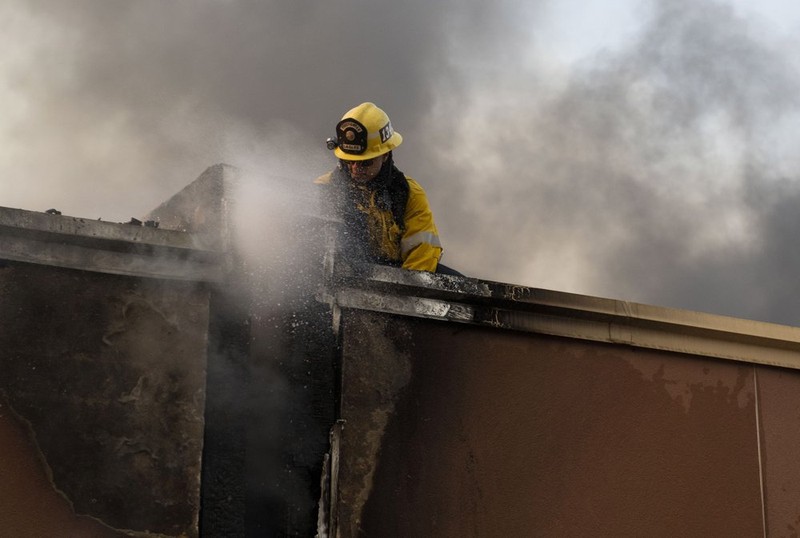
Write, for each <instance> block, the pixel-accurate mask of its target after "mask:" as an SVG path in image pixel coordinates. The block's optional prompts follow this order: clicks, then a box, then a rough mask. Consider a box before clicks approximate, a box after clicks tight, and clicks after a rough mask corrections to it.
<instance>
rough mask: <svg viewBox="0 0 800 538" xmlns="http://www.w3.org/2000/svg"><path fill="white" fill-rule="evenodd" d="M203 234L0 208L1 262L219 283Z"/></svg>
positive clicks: (217, 267) (214, 254)
mask: <svg viewBox="0 0 800 538" xmlns="http://www.w3.org/2000/svg"><path fill="white" fill-rule="evenodd" d="M210 244H211V241H210V239H209V238H206V237H205V236H202V235H199V234H191V233H186V232H179V231H172V230H162V229H158V228H151V227H144V226H135V225H132V224H117V223H111V222H104V221H99V220H97V221H95V220H89V219H83V218H78V217H68V216H61V215H55V214H48V213H39V212H35V211H26V210H22V209H12V208H7V207H0V259H4V260H8V261H14V262H24V263H34V264H41V265H53V266H58V267H64V268H68V269H79V270H84V271H93V272H100V273H110V274H117V275H129V276H137V277H145V278H163V279H170V280H189V281H201V282H219V281H221V280H222V268H221V263H220V259H221V256H220V254H219V253H218V252H216V251H214V250H212V249H211V248H209V247H208V245H210Z"/></svg>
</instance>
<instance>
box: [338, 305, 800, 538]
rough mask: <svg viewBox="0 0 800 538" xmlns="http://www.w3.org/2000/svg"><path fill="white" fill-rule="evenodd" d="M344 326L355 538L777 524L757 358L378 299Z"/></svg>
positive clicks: (770, 436) (773, 446) (348, 478)
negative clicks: (471, 319) (741, 359)
mask: <svg viewBox="0 0 800 538" xmlns="http://www.w3.org/2000/svg"><path fill="white" fill-rule="evenodd" d="M342 334H343V363H342V368H343V370H342V418H343V419H344V420H345V421H346V422H345V425H344V428H343V432H342V446H341V452H342V461H341V467H340V469H339V477H338V478H339V485H340V487H339V495H340V505H339V511H338V514H339V518H340V520H339V523H340V525H339V529H340V536H347V537H349V536H381V537H392V536H432V537H433V536H436V537H450V536H453V537H456V536H458V537H465V536H558V537H570V536H574V537H583V536H615V537H626V536H629V537H640V536H665V537H666V536H669V537H673V536H682V537H692V536H696V537H707V536H761V535H763V509H762V498H761V487H762V481H761V479H760V476H759V472H760V460H759V444H758V443H759V434H758V432H759V429H758V428H759V424H758V421H757V418H756V417H757V413H756V390H755V380H756V379H757V376H756V368H755V367H754V366H752V365H750V364H746V363H736V362H729V361H721V360H717V359H708V358H703V357H698V356H690V355H683V354H678V353H670V352H660V351H656V350H644V349H640V348H634V347H630V346H622V345H614V344H606V343H592V342H586V341H581V340H575V339H567V338H559V337H551V336H543V335H538V334H534V333H521V332H512V331H506V330H500V329H492V328H484V327H476V326H467V325H458V324H445V323H441V322H436V321H425V320H420V319H411V318H404V317H400V316H389V315H385V314H377V313H369V312H363V311H346V312H345V315H344V320H343V333H342ZM779 372H780V371H778V370H774V371H773V370H770V371H769V373H763V374H762V373H761V372H760V371H759V376H760V377H758V379H760V380H761V381H764V380H765V379H766V380H768V382H769V383H771V384H772V385H776V384H777V385H782V386H783V387H784V390H783V391H782V393H781V394H782V396H781V395H775V393H774V392H773V393H772V395H771V397H770V400H769V401H765V402H764V403H763V404H762V406H761V414H762V420H761V425H760V426H761V428H762V429H763V430H769V432H767V433H763V437H764V438H765V439H766V441H767V442H766V446H767V449H766V455H767V457H766V459H767V462H768V464H767V469H768V470H769V469H770V464H772V465H773V467H772V471H770V472H772V473H774V474H775V475H776V477H775V478H769V479H768V480H767V482H768V485H769V486H770V487H769V488H767V489H768V495H769V494H770V493H769V492H771V491H775V494H777V495H782V496H783V497H784V499H785V500H784V502H783V503H781V504H780V505H778V506H776V507H775V508H774V509H772V512H771V518H772V519H773V521H777V520H778V518H779V517H780V518H782V520H783V521H782V522H781V523H780V525H785V524H786V522H787V518H788V516H789V515H790V514H791V516H792V517H794V515H795V513H794V512H791V510H790V506H789V504H790V502H789V499H790V498H793V499H796V498H797V497H796V496H793V495H792V494H791V491H793V490H790V491H789V492H787V491H786V486H785V485H784V486H782V485H781V484H778V483H776V482H775V480H776V479H777V475H779V474H781V475H782V476H786V469H789V473H790V478H788V481H789V482H790V487H792V488H795V489H796V486H793V485H794V484H797V483H798V481H797V479H796V478H795V476H796V473H797V469H798V468H799V467H800V466H798V464H797V463H796V462H795V461H793V460H792V458H791V450H790V447H791V446H797V445H796V439H795V438H796V435H794V434H790V435H789V437H787V436H785V435H784V434H783V433H782V432H783V430H785V429H787V428H788V429H790V430H791V431H797V429H798V428H797V425H798V421H799V420H800V417H798V416H797V414H791V415H789V416H784V418H783V419H781V420H780V421H779V422H782V423H778V422H776V423H773V422H772V419H769V418H763V415H764V414H768V415H770V416H772V417H773V418H774V415H775V414H781V413H783V411H782V410H781V409H783V410H785V407H786V404H787V402H791V403H792V405H797V401H798V399H797V398H796V397H794V396H793V395H792V394H791V393H792V388H794V391H795V392H796V393H797V392H800V391H797V390H796V388H797V379H796V378H795V377H794V376H793V375H792V378H793V379H791V380H789V379H787V378H786V376H785V375H784V376H781V375H780V373H779ZM776 376H777V378H776ZM388 380H394V381H393V382H391V383H390V382H388ZM762 396H763V391H762ZM786 421H788V423H786ZM792 442H794V445H792ZM778 454H782V455H783V459H782V460H780V461H778ZM770 458H772V462H770ZM768 475H769V472H768ZM781 487H783V488H784V489H783V490H782V491H783V493H780V494H778V493H777V491H776V490H778V489H780V488H781ZM788 522H790V523H792V524H796V520H794V519H792V520H791V521H788ZM783 528H786V527H783ZM774 535H775V536H779V535H780V534H774Z"/></svg>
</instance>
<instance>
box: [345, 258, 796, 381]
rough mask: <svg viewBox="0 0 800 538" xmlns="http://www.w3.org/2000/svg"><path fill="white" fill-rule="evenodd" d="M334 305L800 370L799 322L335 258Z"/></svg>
mask: <svg viewBox="0 0 800 538" xmlns="http://www.w3.org/2000/svg"><path fill="white" fill-rule="evenodd" d="M334 282H336V283H337V285H336V286H335V291H334V293H333V294H332V295H333V299H334V301H335V304H336V305H337V306H338V307H339V308H355V309H363V310H371V311H378V312H385V313H390V314H398V315H406V316H413V317H422V318H428V319H437V320H442V321H452V322H457V323H469V324H477V325H484V326H489V327H494V328H499V329H509V330H517V331H526V332H535V333H541V334H547V335H552V336H563V337H568V338H578V339H582V340H591V341H595V342H607V343H611V344H624V345H629V346H634V347H642V348H649V349H659V350H664V351H673V352H677V353H687V354H693V355H700V356H705V357H714V358H719V359H727V360H734V361H740V362H747V363H754V364H765V365H771V366H780V367H784V368H792V369H800V328H797V327H789V326H785V325H777V324H772V323H765V322H759V321H751V320H745V319H739V318H732V317H726V316H719V315H714V314H707V313H702V312H694V311H689V310H679V309H671V308H665V307H658V306H651V305H645V304H639V303H632V302H629V301H619V300H613V299H604V298H599V297H591V296H586V295H578V294H572V293H564V292H558V291H552V290H543V289H537V288H529V287H524V286H515V285H510V284H502V283H497V282H490V281H483V280H478V279H473V278H465V277H457V276H449V275H438V274H433V273H426V272H419V271H406V270H402V269H396V268H393V267H386V266H366V267H360V268H358V269H357V270H353V269H352V268H348V267H347V266H343V265H341V264H340V265H337V271H336V275H335V276H334Z"/></svg>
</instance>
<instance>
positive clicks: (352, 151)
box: [331, 103, 403, 161]
mask: <svg viewBox="0 0 800 538" xmlns="http://www.w3.org/2000/svg"><path fill="white" fill-rule="evenodd" d="M402 142H403V137H402V136H400V133H398V132H395V130H394V129H393V128H392V122H391V121H390V120H389V116H387V115H386V112H384V111H383V110H381V109H380V108H378V107H377V106H375V105H374V104H373V103H361V104H360V105H358V106H357V107H355V108H353V109H351V110H348V111H347V113H345V115H344V116H342V120H341V121H340V122H339V123H337V124H336V142H335V145H334V144H331V145H334V151H333V152H334V153H335V154H336V156H337V157H338V158H340V159H345V160H348V161H366V160H367V159H372V158H374V157H377V156H379V155H383V154H384V153H388V152H390V151H392V150H393V149H394V148H396V147H397V146H399V145H400V144H401V143H402Z"/></svg>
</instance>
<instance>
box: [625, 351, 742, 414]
mask: <svg viewBox="0 0 800 538" xmlns="http://www.w3.org/2000/svg"><path fill="white" fill-rule="evenodd" d="M625 360H626V362H627V363H628V364H630V365H631V366H632V367H633V368H634V369H635V370H636V371H637V372H639V373H640V374H641V376H642V379H643V380H645V381H647V382H650V383H653V384H654V385H655V386H657V387H659V388H660V389H661V390H663V391H665V392H666V393H667V394H669V396H670V398H672V399H673V400H674V401H675V402H678V403H680V404H681V406H682V407H683V409H684V410H685V411H686V412H687V413H688V412H689V411H691V409H692V402H693V400H694V397H695V396H696V395H697V394H698V393H702V392H707V391H709V390H711V391H714V392H716V393H718V394H720V396H722V397H724V398H725V399H726V400H729V401H730V402H731V403H733V404H734V405H736V406H737V407H738V408H739V409H744V408H746V407H749V406H752V405H753V401H754V399H755V390H754V380H753V369H752V367H749V366H745V365H742V366H740V367H738V368H733V367H731V365H730V364H729V363H724V362H720V363H716V364H715V363H714V362H709V361H691V360H687V359H684V360H647V359H641V358H638V357H626V359H625Z"/></svg>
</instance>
